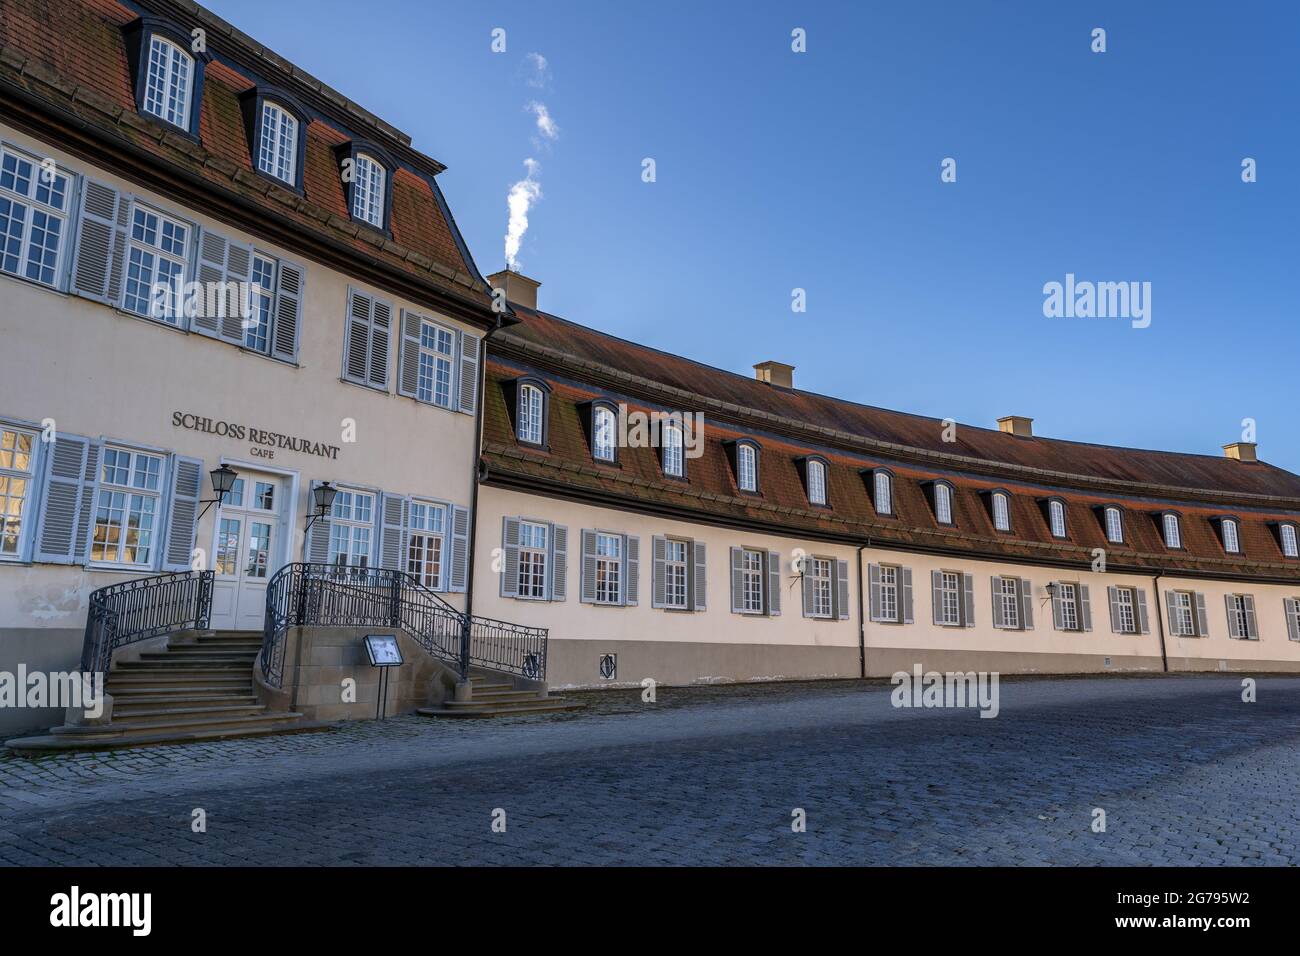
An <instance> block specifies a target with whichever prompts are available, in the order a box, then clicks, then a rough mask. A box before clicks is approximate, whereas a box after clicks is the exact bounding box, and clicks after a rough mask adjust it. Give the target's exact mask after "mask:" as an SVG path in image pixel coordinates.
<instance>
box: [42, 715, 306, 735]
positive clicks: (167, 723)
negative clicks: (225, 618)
mask: <svg viewBox="0 0 1300 956" xmlns="http://www.w3.org/2000/svg"><path fill="white" fill-rule="evenodd" d="M295 720H302V714H293V713H279V714H266V713H257V714H251V715H241V714H216V715H213V716H210V717H181V718H168V717H155V718H139V719H136V720H132V721H130V722H129V723H126V724H117V722H116V721H113V722H110V723H107V724H97V725H86V726H79V727H68V726H63V727H51V728H50V733H51V734H52V735H54V736H56V737H84V738H87V739H89V738H92V737H93V738H99V739H109V738H112V737H122V736H129V735H135V734H142V733H183V732H187V731H212V730H225V729H239V728H241V727H253V726H259V725H267V726H270V725H273V724H279V723H292V722H293V721H295Z"/></svg>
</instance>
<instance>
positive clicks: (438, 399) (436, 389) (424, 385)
mask: <svg viewBox="0 0 1300 956" xmlns="http://www.w3.org/2000/svg"><path fill="white" fill-rule="evenodd" d="M426 336H427V340H426ZM429 343H432V344H429ZM444 344H445V345H446V347H447V351H445V352H444V351H443V345H444ZM415 349H416V352H415V356H416V357H415V363H416V373H415V397H416V399H418V400H419V401H421V402H426V403H427V404H429V405H436V406H437V407H438V408H448V409H450V408H451V407H452V406H453V404H454V403H455V401H456V331H455V330H454V329H450V328H448V327H447V326H445V325H442V324H441V323H439V322H434V321H433V320H432V319H426V318H424V317H423V316H421V317H420V336H419V341H418V343H417V344H416V345H415ZM444 386H445V388H444ZM539 421H540V419H539Z"/></svg>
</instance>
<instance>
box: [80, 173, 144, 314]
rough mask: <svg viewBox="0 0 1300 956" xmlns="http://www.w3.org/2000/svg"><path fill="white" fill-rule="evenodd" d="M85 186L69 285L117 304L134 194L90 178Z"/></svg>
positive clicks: (100, 300)
mask: <svg viewBox="0 0 1300 956" xmlns="http://www.w3.org/2000/svg"><path fill="white" fill-rule="evenodd" d="M83 187H84V188H83V189H82V193H81V210H80V214H79V217H78V220H79V221H78V226H77V250H76V253H75V254H74V256H73V260H72V276H71V281H70V286H69V287H70V289H71V291H72V292H73V294H75V295H79V296H82V297H83V298H87V299H94V300H95V301H96V302H106V303H108V304H109V305H117V303H118V300H119V299H120V298H121V295H122V262H123V260H124V259H125V257H126V230H127V225H128V223H129V221H130V220H129V217H130V210H131V197H130V196H128V195H126V194H125V193H119V192H118V191H117V190H116V189H114V188H113V187H112V186H105V185H104V184H103V183H97V182H95V181H94V180H90V179H88V180H86V181H85V182H84V184H83Z"/></svg>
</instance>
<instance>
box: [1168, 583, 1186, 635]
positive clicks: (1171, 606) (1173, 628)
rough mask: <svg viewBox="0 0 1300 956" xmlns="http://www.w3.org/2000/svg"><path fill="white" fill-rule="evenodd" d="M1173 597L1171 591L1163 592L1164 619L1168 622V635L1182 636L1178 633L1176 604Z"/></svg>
mask: <svg viewBox="0 0 1300 956" xmlns="http://www.w3.org/2000/svg"><path fill="white" fill-rule="evenodd" d="M1174 595H1175V592H1173V591H1166V592H1165V619H1166V620H1167V621H1168V622H1169V633H1170V634H1173V635H1175V636H1182V635H1180V634H1179V631H1178V602H1177V600H1176V598H1175V596H1174Z"/></svg>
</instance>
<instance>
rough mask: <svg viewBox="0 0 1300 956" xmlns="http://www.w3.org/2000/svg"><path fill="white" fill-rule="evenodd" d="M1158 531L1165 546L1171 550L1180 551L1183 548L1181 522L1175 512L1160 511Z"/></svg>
mask: <svg viewBox="0 0 1300 956" xmlns="http://www.w3.org/2000/svg"><path fill="white" fill-rule="evenodd" d="M1160 533H1161V536H1162V537H1163V538H1164V542H1165V547H1166V548H1168V549H1169V550H1171V551H1181V550H1182V549H1183V524H1182V519H1181V518H1180V517H1179V515H1178V513H1177V512H1175V511H1164V512H1161V514H1160Z"/></svg>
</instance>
